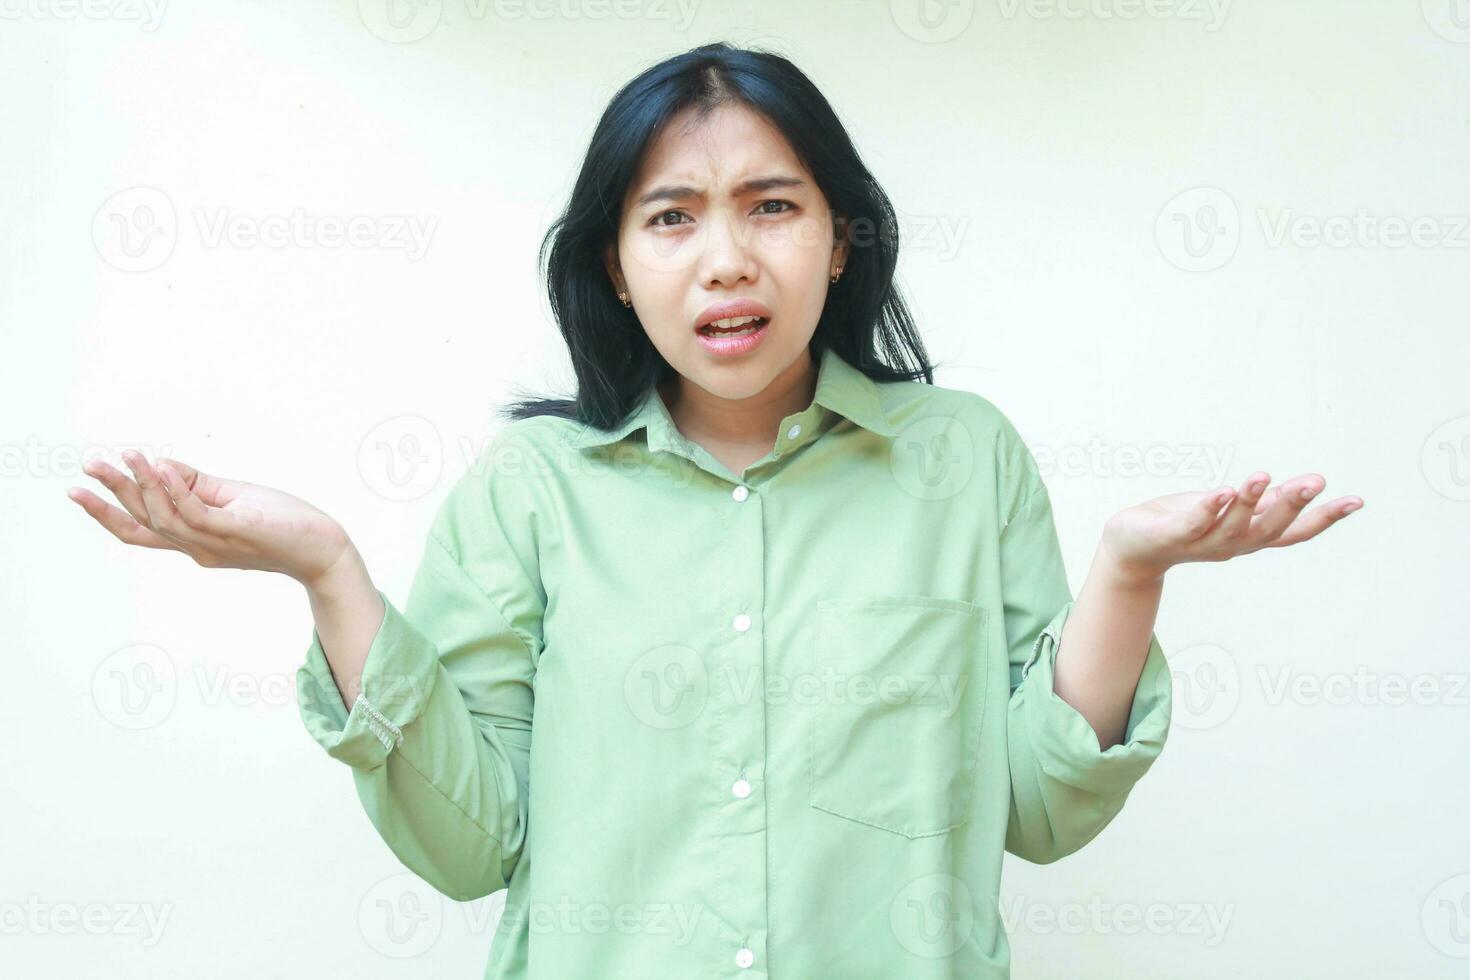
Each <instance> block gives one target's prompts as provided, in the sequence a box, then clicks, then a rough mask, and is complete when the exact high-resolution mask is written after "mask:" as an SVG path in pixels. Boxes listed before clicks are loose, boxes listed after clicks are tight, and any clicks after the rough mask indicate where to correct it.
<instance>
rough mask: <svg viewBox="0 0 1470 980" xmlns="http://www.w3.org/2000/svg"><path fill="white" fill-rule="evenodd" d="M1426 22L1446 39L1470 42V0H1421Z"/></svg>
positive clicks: (1464, 42)
mask: <svg viewBox="0 0 1470 980" xmlns="http://www.w3.org/2000/svg"><path fill="white" fill-rule="evenodd" d="M1420 7H1421V9H1422V10H1423V11H1424V22H1425V23H1426V24H1428V25H1429V29H1430V30H1431V31H1433V32H1434V33H1436V34H1438V35H1439V36H1440V37H1442V38H1444V39H1445V40H1446V41H1453V42H1455V43H1456V44H1470V0H1420Z"/></svg>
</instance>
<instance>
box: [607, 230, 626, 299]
mask: <svg viewBox="0 0 1470 980" xmlns="http://www.w3.org/2000/svg"><path fill="white" fill-rule="evenodd" d="M602 263H603V266H604V267H605V268H606V269H607V277H608V278H609V279H611V280H612V284H613V290H614V291H615V292H619V293H621V292H626V291H627V289H628V285H627V283H625V282H623V265H622V263H621V262H619V261H618V244H617V242H609V243H608V245H607V248H605V249H604V250H603V253H602Z"/></svg>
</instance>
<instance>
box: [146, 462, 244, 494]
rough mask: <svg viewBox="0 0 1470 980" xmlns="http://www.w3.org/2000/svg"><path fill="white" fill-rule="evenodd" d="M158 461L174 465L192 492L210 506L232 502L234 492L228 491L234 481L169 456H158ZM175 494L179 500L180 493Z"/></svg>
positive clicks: (175, 470)
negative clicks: (210, 473) (223, 478)
mask: <svg viewBox="0 0 1470 980" xmlns="http://www.w3.org/2000/svg"><path fill="white" fill-rule="evenodd" d="M158 462H159V463H167V464H168V465H169V466H172V467H173V469H174V472H176V473H178V475H179V478H180V479H181V480H182V481H183V482H184V485H185V486H187V487H188V488H189V490H190V492H192V493H193V494H194V496H196V497H198V498H199V499H200V500H202V501H203V502H204V503H205V504H206V505H208V506H210V507H223V506H225V504H228V503H229V502H230V498H231V497H232V496H233V494H231V493H228V492H227V491H228V490H229V489H230V484H231V482H232V481H230V480H222V479H220V478H219V477H217V476H210V475H209V474H208V473H201V472H200V471H198V470H196V469H195V468H194V467H192V466H190V465H189V464H188V463H182V462H180V461H179V460H177V459H173V458H172V457H169V456H160V457H158ZM173 496H174V499H175V501H176V502H177V500H178V494H174V495H173Z"/></svg>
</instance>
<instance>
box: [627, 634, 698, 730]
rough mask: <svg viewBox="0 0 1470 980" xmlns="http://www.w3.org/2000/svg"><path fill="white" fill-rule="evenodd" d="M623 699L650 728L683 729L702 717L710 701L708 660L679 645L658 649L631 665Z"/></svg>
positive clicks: (635, 715) (674, 644) (643, 655)
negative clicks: (706, 664) (705, 660)
mask: <svg viewBox="0 0 1470 980" xmlns="http://www.w3.org/2000/svg"><path fill="white" fill-rule="evenodd" d="M623 698H624V700H625V701H626V702H627V704H628V708H629V710H630V711H631V712H632V713H633V716H634V717H635V718H637V719H638V720H639V721H641V722H643V724H645V725H647V726H649V727H650V728H657V729H674V728H683V727H684V726H686V725H688V724H689V723H690V722H692V721H694V719H696V718H698V717H699V715H700V714H701V713H702V712H703V711H704V706H705V703H706V701H707V700H708V698H709V675H708V672H707V671H706V669H705V666H704V658H703V657H701V656H700V655H699V653H698V652H697V651H695V650H692V649H690V648H689V647H686V646H681V645H680V644H677V643H670V644H666V645H664V646H660V647H655V648H653V649H652V650H649V651H647V652H646V653H643V654H642V655H641V656H639V657H638V658H637V659H635V660H634V661H633V662H632V663H631V664H629V665H628V671H627V673H626V674H624V675H623Z"/></svg>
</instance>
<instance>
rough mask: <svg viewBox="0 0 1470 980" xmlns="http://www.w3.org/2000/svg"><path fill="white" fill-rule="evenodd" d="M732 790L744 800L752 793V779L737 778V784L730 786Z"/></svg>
mask: <svg viewBox="0 0 1470 980" xmlns="http://www.w3.org/2000/svg"><path fill="white" fill-rule="evenodd" d="M730 792H732V793H734V794H735V795H736V796H738V797H739V798H740V799H742V800H743V799H745V798H746V797H747V796H749V795H750V780H748V779H737V780H735V785H734V786H731V787H730Z"/></svg>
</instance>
